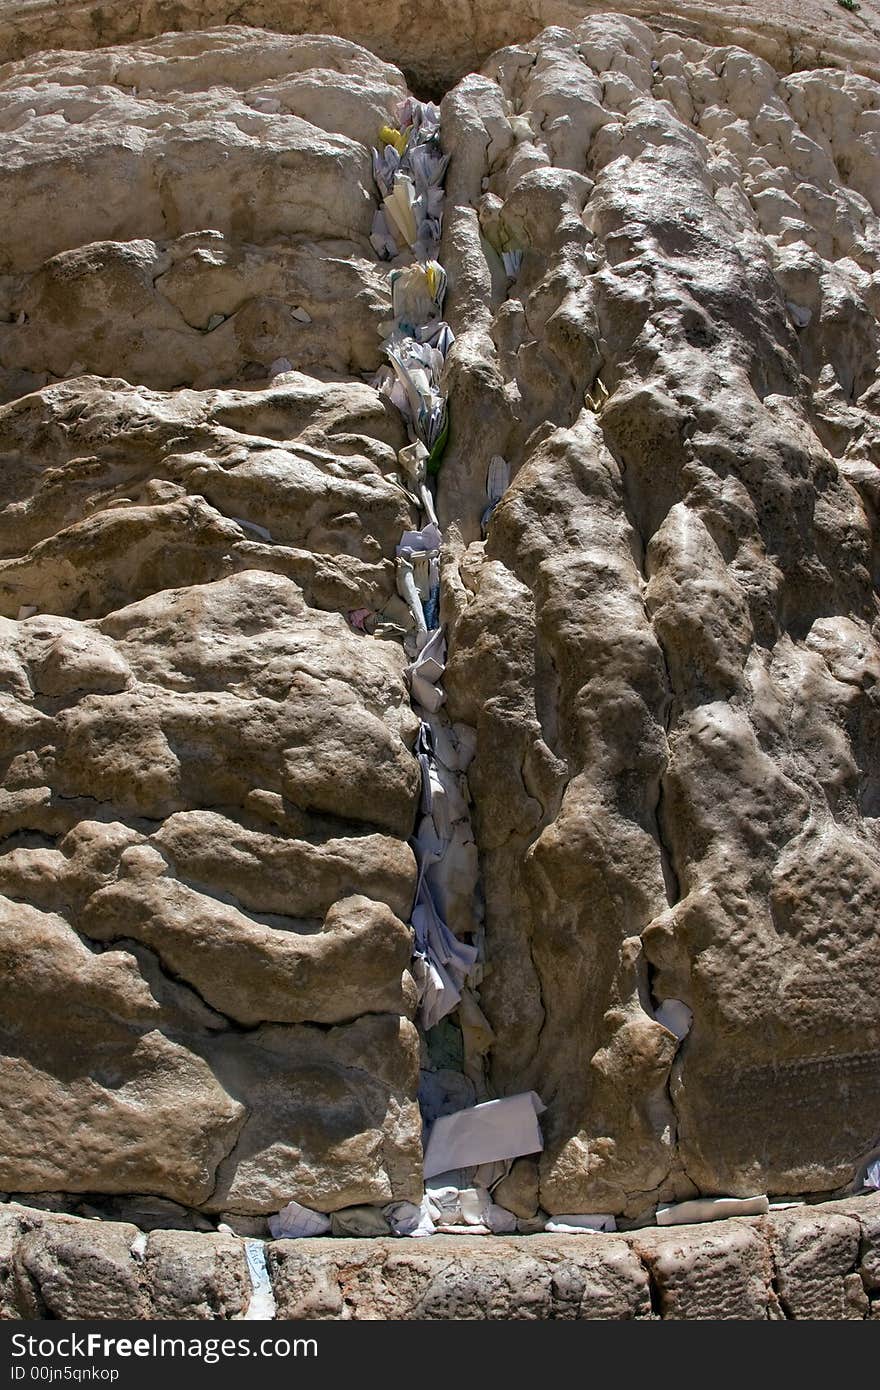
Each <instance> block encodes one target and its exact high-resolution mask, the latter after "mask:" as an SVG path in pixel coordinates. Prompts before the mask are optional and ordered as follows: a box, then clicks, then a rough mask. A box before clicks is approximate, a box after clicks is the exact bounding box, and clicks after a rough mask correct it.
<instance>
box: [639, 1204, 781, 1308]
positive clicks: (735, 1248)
mask: <svg viewBox="0 0 880 1390" xmlns="http://www.w3.org/2000/svg"><path fill="white" fill-rule="evenodd" d="M629 1240H630V1244H631V1246H632V1248H633V1250H634V1251H635V1252H636V1253H637V1254H638V1256H639V1257H640V1259H642V1260H643V1261H644V1263H645V1264H646V1265H647V1267H648V1271H649V1273H650V1276H651V1279H652V1281H653V1283H654V1285H655V1287H656V1289H657V1297H658V1301H659V1313H660V1316H661V1317H662V1318H670V1319H672V1320H675V1321H678V1320H681V1319H731V1318H733V1319H746V1318H749V1319H751V1318H759V1319H762V1318H766V1317H767V1316H768V1310H769V1308H770V1307H771V1297H770V1281H771V1278H772V1273H773V1266H772V1260H771V1257H770V1251H769V1249H768V1247H767V1245H766V1244H765V1242H764V1241H763V1240H762V1238H761V1231H760V1227H759V1226H758V1224H757V1223H756V1222H755V1221H753V1220H752V1219H751V1218H749V1217H739V1218H738V1219H737V1220H734V1221H719V1222H713V1223H710V1224H709V1225H708V1226H704V1227H699V1226H683V1227H680V1228H679V1230H677V1231H675V1232H674V1233H673V1232H667V1231H649V1230H646V1231H638V1232H636V1233H635V1234H634V1235H632V1236H631V1237H630V1238H629Z"/></svg>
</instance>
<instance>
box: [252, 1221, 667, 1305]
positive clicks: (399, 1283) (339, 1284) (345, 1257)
mask: <svg viewBox="0 0 880 1390" xmlns="http://www.w3.org/2000/svg"><path fill="white" fill-rule="evenodd" d="M269 1268H270V1270H271V1274H272V1284H273V1288H274V1291H275V1298H276V1302H277V1304H278V1316H279V1317H281V1318H354V1319H377V1318H404V1319H409V1318H415V1319H455V1320H459V1321H460V1320H463V1319H464V1320H468V1321H479V1320H483V1319H496V1318H499V1319H509V1318H515V1319H522V1320H525V1321H534V1320H535V1319H544V1318H594V1319H595V1318H605V1319H611V1318H613V1319H626V1318H635V1317H645V1316H647V1315H648V1314H649V1312H650V1299H649V1296H648V1286H647V1276H646V1274H645V1271H644V1270H643V1269H642V1268H641V1266H640V1265H639V1262H638V1260H637V1259H636V1258H635V1257H634V1256H633V1254H632V1252H631V1251H630V1250H629V1249H628V1248H627V1246H626V1244H625V1243H624V1242H623V1241H621V1240H613V1239H612V1240H602V1239H601V1238H598V1239H597V1238H591V1237H589V1236H587V1237H584V1238H583V1239H582V1240H581V1239H580V1238H579V1239H578V1240H577V1241H575V1242H574V1243H572V1244H571V1245H570V1246H565V1247H561V1246H560V1244H559V1242H558V1240H554V1239H553V1238H552V1237H549V1236H534V1237H530V1238H524V1239H520V1240H505V1239H503V1238H501V1237H499V1238H497V1239H494V1240H485V1239H481V1238H478V1237H471V1238H467V1237H458V1236H438V1237H435V1238H434V1239H433V1240H401V1241H396V1242H394V1243H393V1244H388V1243H386V1242H385V1241H381V1240H376V1241H362V1240H361V1241H358V1240H338V1241H332V1242H328V1241H318V1240H305V1241H277V1242H275V1243H274V1244H272V1245H270V1247H269Z"/></svg>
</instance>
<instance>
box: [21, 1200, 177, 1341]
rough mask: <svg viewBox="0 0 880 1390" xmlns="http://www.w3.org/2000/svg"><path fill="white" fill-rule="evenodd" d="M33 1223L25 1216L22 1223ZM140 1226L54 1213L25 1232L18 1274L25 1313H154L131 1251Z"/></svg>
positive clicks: (60, 1316)
mask: <svg viewBox="0 0 880 1390" xmlns="http://www.w3.org/2000/svg"><path fill="white" fill-rule="evenodd" d="M28 1224H29V1222H28V1219H27V1218H25V1220H24V1221H23V1225H24V1226H25V1227H26V1226H27V1225H28ZM137 1236H138V1230H137V1227H136V1226H123V1225H116V1224H115V1223H113V1224H111V1223H104V1222H91V1221H80V1220H77V1219H76V1218H75V1217H67V1218H65V1217H63V1216H53V1217H52V1218H51V1219H46V1220H44V1221H38V1222H37V1223H36V1225H35V1227H34V1228H33V1229H31V1230H27V1231H26V1232H25V1233H24V1234H22V1236H21V1238H20V1239H19V1241H18V1245H17V1248H16V1255H15V1263H16V1278H17V1283H18V1286H19V1290H20V1298H21V1302H22V1312H23V1315H24V1316H25V1317H26V1318H53V1319H56V1318H58V1319H69V1318H77V1319H79V1318H121V1319H140V1318H146V1317H149V1316H150V1298H149V1293H148V1290H147V1286H146V1281H145V1280H144V1278H143V1274H142V1270H141V1266H140V1264H139V1262H138V1261H137V1259H136V1258H135V1256H134V1255H133V1253H132V1249H131V1246H132V1242H133V1241H134V1240H136V1239H137Z"/></svg>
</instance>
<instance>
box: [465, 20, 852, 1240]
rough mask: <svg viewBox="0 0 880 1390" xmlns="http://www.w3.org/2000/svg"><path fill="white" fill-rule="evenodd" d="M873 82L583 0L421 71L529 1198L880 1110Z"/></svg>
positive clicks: (832, 1137) (844, 1161) (665, 1186)
mask: <svg viewBox="0 0 880 1390" xmlns="http://www.w3.org/2000/svg"><path fill="white" fill-rule="evenodd" d="M877 95H878V91H877V88H876V86H875V85H874V84H872V83H871V82H869V81H867V80H866V79H864V78H862V77H858V76H855V75H844V74H841V73H836V72H830V71H823V72H800V73H796V74H794V75H792V76H790V77H780V76H779V75H778V74H777V73H776V72H775V71H774V70H773V69H772V68H771V67H770V66H769V65H768V64H766V63H764V62H763V61H762V60H760V59H759V58H757V57H755V56H753V55H749V54H747V53H745V52H742V51H740V50H737V49H735V48H730V47H725V48H720V49H712V48H706V47H704V46H702V45H701V44H698V43H695V42H684V43H682V42H681V41H680V40H678V39H677V38H673V37H671V36H668V35H667V36H664V37H663V38H662V39H660V40H658V39H657V37H656V36H655V35H654V34H653V33H652V32H651V31H650V30H649V29H647V28H646V27H644V26H643V25H641V24H639V23H638V22H637V21H634V20H632V19H624V18H622V17H611V16H609V17H601V18H596V19H591V20H587V21H586V22H585V23H583V24H582V25H581V26H579V27H578V28H577V29H575V30H573V31H567V30H561V29H556V30H550V31H548V32H547V33H545V34H544V35H543V36H542V37H541V38H540V39H539V40H537V41H536V42H535V43H533V44H528V45H523V46H522V47H518V48H511V49H507V50H504V51H502V52H501V53H499V54H497V55H496V56H495V57H494V58H493V59H492V60H491V61H490V62H489V64H488V65H487V66H486V69H485V71H484V74H483V75H475V76H473V77H470V78H467V79H465V80H464V81H463V82H462V83H461V85H460V86H459V87H458V88H457V89H456V90H455V91H454V92H452V93H451V94H449V96H447V98H446V100H445V103H444V113H445V120H446V127H445V128H446V130H447V132H448V138H449V140H450V142H451V146H452V148H454V150H455V158H454V160H453V163H452V166H451V170H450V176H449V187H450V197H451V202H452V204H453V207H454V211H453V212H452V214H451V216H450V219H449V222H448V225H447V234H446V235H447V251H446V259H447V264H448V266H449V271H450V281H451V284H452V286H453V291H454V293H453V294H452V295H451V306H452V307H451V309H450V318H451V321H452V323H453V326H454V327H455V329H456V331H457V332H459V339H458V343H457V344H456V350H455V356H454V358H453V361H452V363H451V365H450V391H451V397H452V400H453V402H454V403H455V407H456V410H455V416H454V418H455V420H456V422H461V421H462V419H463V418H464V419H467V420H471V421H473V422H474V423H473V428H472V429H471V430H470V431H468V432H465V431H464V430H460V432H456V433H455V434H454V437H453V440H452V444H451V448H450V452H449V454H448V455H447V460H446V462H445V464H444V471H443V474H442V477H441V483H440V512H441V520H447V521H449V522H454V523H455V524H457V526H458V527H459V530H460V533H461V539H462V545H461V548H460V551H459V554H458V557H457V558H456V560H455V563H454V565H452V564H450V565H449V566H448V569H449V571H450V572H449V576H448V583H447V589H446V595H447V604H446V616H447V618H448V620H449V623H450V628H451V647H450V652H451V656H450V663H449V667H448V671H447V677H446V681H447V689H448V690H449V698H450V709H451V711H452V712H453V714H454V715H455V717H458V718H464V719H467V720H470V721H472V722H473V723H474V724H475V725H476V727H477V756H476V760H475V763H474V765H473V767H472V768H471V772H470V782H471V787H472V788H473V790H474V795H475V802H476V813H475V825H476V830H477V838H478V841H479V843H480V847H481V851H482V861H481V862H482V869H483V874H484V882H485V890H486V904H487V930H488V941H489V958H490V960H491V973H490V974H489V975H488V976H487V978H486V981H485V983H484V985H483V988H482V1001H483V1008H484V1009H485V1011H486V1013H487V1015H488V1017H489V1020H490V1022H491V1023H492V1026H493V1028H494V1030H495V1032H496V1036H497V1042H496V1045H495V1047H494V1049H493V1052H492V1066H493V1069H494V1070H493V1074H494V1077H495V1080H496V1084H497V1085H498V1086H499V1088H500V1089H501V1090H502V1091H506V1090H509V1089H511V1088H513V1087H514V1086H516V1087H517V1088H519V1087H534V1088H535V1089H536V1090H538V1091H539V1092H540V1094H541V1095H542V1096H543V1098H544V1099H545V1100H546V1101H548V1102H549V1106H550V1110H549V1115H548V1116H547V1117H545V1119H546V1124H545V1133H546V1135H547V1138H548V1141H549V1142H548V1144H547V1147H546V1149H545V1153H544V1155H543V1158H542V1162H541V1189H540V1190H541V1203H542V1206H543V1207H544V1208H545V1209H547V1210H549V1211H554V1210H555V1211H573V1210H581V1211H590V1210H593V1211H611V1210H616V1211H618V1212H621V1211H623V1212H626V1213H628V1214H629V1215H631V1216H637V1215H639V1213H640V1212H641V1211H643V1210H644V1209H645V1207H646V1206H647V1205H648V1204H649V1203H650V1202H652V1201H655V1200H657V1198H658V1197H661V1198H663V1199H666V1198H671V1197H673V1196H675V1197H682V1196H685V1195H686V1194H687V1193H689V1192H693V1191H700V1192H735V1193H739V1194H740V1195H747V1194H748V1193H750V1192H753V1191H756V1190H769V1191H771V1192H772V1191H775V1192H802V1191H821V1190H831V1189H834V1188H836V1187H838V1186H840V1185H843V1184H846V1183H847V1182H849V1181H851V1180H852V1178H853V1176H854V1174H855V1168H856V1166H857V1164H858V1162H859V1159H860V1156H861V1155H863V1154H865V1153H867V1152H868V1151H869V1150H870V1148H871V1146H872V1145H873V1144H875V1143H876V1140H877V1132H878V1119H880V1089H878V1078H880V1068H878V1060H880V1058H878V1039H880V1032H878V1027H880V1015H878V1012H877V996H876V991H875V990H874V989H873V986H872V985H871V983H870V981H871V980H873V978H874V977H875V975H876V970H877V965H878V951H880V932H878V926H880V915H878V908H880V897H878V890H880V877H878V871H877V867H876V866H877V848H878V835H877V813H878V804H880V803H878V800H877V788H878V771H880V763H878V747H880V745H878V741H877V731H878V712H880V710H878V703H877V699H878V693H877V685H876V679H877V672H878V658H880V649H878V644H877V626H876V623H877V590H876V576H877V547H876V525H877V522H876V500H877V478H878V473H877V466H878V463H880V452H878V450H880V438H878V434H877V402H878V395H877V391H878V385H877V375H876V366H877V313H878V308H880V301H878V287H880V278H878V252H880V242H878V223H877V216H876V212H877V208H876V199H877V190H878V188H880V163H878V158H877V149H876V146H875V144H874V137H873V136H872V135H871V134H869V133H868V132H869V128H870V125H871V122H872V121H873V115H872V111H873V109H874V107H875V105H876V101H877ZM844 147H845V148H846V151H847V153H846V154H844ZM871 199H873V200H874V203H873V204H872V202H871ZM499 227H500V228H501V229H503V231H504V235H505V236H506V238H507V241H508V243H513V244H515V245H517V246H519V247H520V248H521V249H522V250H523V251H524V256H523V260H522V266H521V269H520V271H519V274H518V275H517V276H516V278H515V279H514V280H512V281H511V280H510V279H509V278H508V277H505V275H504V274H503V271H502V268H501V266H500V263H499V260H498V257H497V256H496V254H495V252H494V251H493V249H492V247H493V245H494V246H498V245H499V244H501V241H500V239H499ZM481 233H482V235H481ZM495 451H498V452H500V453H502V454H504V455H505V456H506V457H507V458H508V460H510V461H512V462H513V464H514V480H513V483H512V485H511V487H510V489H509V491H508V492H507V494H506V495H505V497H504V498H503V499H502V501H501V503H500V505H499V506H498V507H497V509H496V510H495V511H494V513H493V515H492V517H491V520H490V523H489V529H488V536H487V539H486V541H485V542H482V541H480V540H479V539H478V537H479V512H480V503H481V488H482V484H483V478H484V476H485V475H484V474H483V473H482V470H481V469H480V468H478V467H475V466H474V465H475V461H476V460H478V459H480V460H482V459H487V458H488V455H489V454H490V453H492V452H495ZM672 998H674V999H680V1000H682V1001H684V1002H685V1003H686V1004H687V1005H689V1007H690V1008H691V1009H692V1010H693V1014H694V1021H693V1027H692V1029H691V1031H690V1033H689V1034H688V1036H687V1037H686V1038H685V1040H684V1041H683V1042H682V1043H681V1045H680V1046H679V1047H677V1044H676V1039H675V1037H673V1035H672V1034H671V1033H670V1032H668V1031H667V1030H666V1029H665V1028H664V1027H662V1026H661V1025H660V1024H658V1023H656V1022H655V1021H653V1009H654V1007H655V1006H656V1005H657V1004H659V1003H660V1002H662V1001H664V1000H666V999H672Z"/></svg>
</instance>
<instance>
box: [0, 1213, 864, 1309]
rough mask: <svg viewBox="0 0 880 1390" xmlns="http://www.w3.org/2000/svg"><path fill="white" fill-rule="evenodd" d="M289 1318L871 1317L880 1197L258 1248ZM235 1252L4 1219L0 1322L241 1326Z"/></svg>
mask: <svg viewBox="0 0 880 1390" xmlns="http://www.w3.org/2000/svg"><path fill="white" fill-rule="evenodd" d="M266 1263H267V1269H268V1272H269V1277H270V1279H271V1282H272V1289H273V1293H274V1297H275V1302H276V1307H277V1317H278V1318H279V1319H281V1320H287V1319H331V1320H332V1319H337V1318H341V1319H351V1318H353V1319H367V1320H376V1319H415V1318H418V1319H457V1320H461V1319H465V1320H475V1319H476V1320H481V1319H486V1318H490V1319H510V1318H514V1319H521V1320H536V1319H537V1320H543V1319H557V1318H559V1319H578V1318H586V1319H603V1320H614V1321H617V1320H626V1319H630V1318H653V1319H657V1318H669V1319H675V1320H681V1319H719V1318H724V1319H731V1318H733V1319H749V1320H755V1319H757V1320H766V1319H785V1318H794V1319H818V1318H822V1319H836V1320H839V1319H863V1318H880V1193H876V1194H871V1195H868V1196H861V1197H852V1198H847V1199H845V1200H843V1201H838V1202H828V1203H823V1204H822V1205H821V1206H803V1207H793V1208H790V1209H789V1210H785V1211H776V1212H770V1214H769V1215H768V1216H759V1217H737V1218H734V1219H732V1220H728V1221H717V1222H707V1223H705V1224H703V1225H700V1226H678V1227H674V1228H669V1229H664V1230H660V1229H657V1228H656V1227H645V1228H642V1229H640V1230H637V1231H630V1232H627V1233H624V1234H619V1235H581V1236H548V1235H538V1236H518V1237H509V1238H508V1237H494V1238H480V1237H474V1236H471V1237H468V1236H435V1237H434V1238H433V1239H431V1240H385V1239H381V1240H348V1239H340V1240H334V1239H327V1238H325V1239H321V1240H301V1241H291V1240H279V1241H270V1242H267V1244H266ZM249 1300H250V1282H249V1278H248V1273H247V1263H246V1259H245V1249H244V1241H243V1240H240V1239H238V1238H235V1237H231V1236H228V1235H223V1234H220V1233H218V1234H202V1233H198V1232H183V1231H162V1230H155V1231H151V1232H150V1233H149V1234H145V1233H143V1232H141V1231H139V1230H138V1228H137V1227H136V1226H133V1225H129V1224H127V1223H124V1222H110V1221H90V1220H87V1219H85V1218H83V1217H77V1216H68V1215H64V1214H58V1213H53V1212H44V1211H38V1210H35V1209H34V1208H31V1207H25V1206H20V1205H18V1204H17V1203H8V1204H6V1205H5V1206H3V1207H2V1208H0V1318H2V1319H5V1320H10V1319H12V1320H14V1319H37V1320H42V1319H47V1318H51V1319H72V1318H136V1319H175V1318H186V1319H194V1320H201V1321H204V1320H212V1319H221V1320H227V1319H233V1320H235V1319H241V1318H243V1317H244V1315H245V1313H246V1311H247V1306H248V1302H249Z"/></svg>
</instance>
